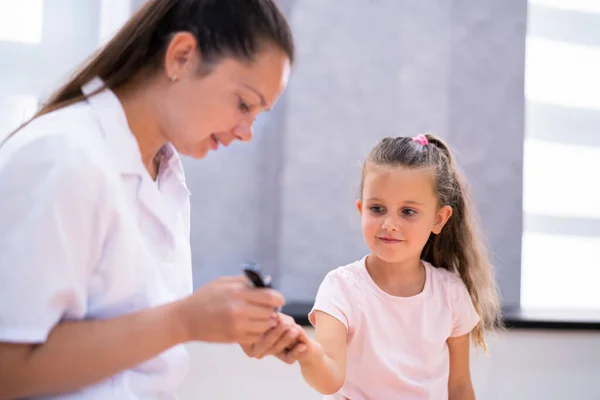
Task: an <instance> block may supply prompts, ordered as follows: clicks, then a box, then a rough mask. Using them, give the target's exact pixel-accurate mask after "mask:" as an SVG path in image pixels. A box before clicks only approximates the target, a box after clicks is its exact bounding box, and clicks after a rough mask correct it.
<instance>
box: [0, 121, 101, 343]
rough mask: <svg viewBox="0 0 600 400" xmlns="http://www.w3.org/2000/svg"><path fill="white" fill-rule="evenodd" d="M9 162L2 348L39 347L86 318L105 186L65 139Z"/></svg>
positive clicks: (1, 166)
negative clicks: (61, 325) (68, 322)
mask: <svg viewBox="0 0 600 400" xmlns="http://www.w3.org/2000/svg"><path fill="white" fill-rule="evenodd" d="M18 134H20V133H18ZM18 134H17V135H18ZM80 153H81V154H80ZM8 157H9V158H8V159H6V157H5V156H4V155H2V158H4V160H1V161H0V193H1V194H2V195H1V196H2V197H1V198H2V200H1V202H2V206H1V207H0V305H1V306H0V341H5V342H17V343H40V342H43V341H45V340H46V338H47V336H48V333H49V332H50V331H51V330H52V328H53V327H54V326H55V325H56V324H57V323H58V322H59V321H60V320H61V319H80V318H82V317H83V316H84V315H85V313H86V305H87V291H86V286H87V281H88V276H89V275H90V273H91V270H92V268H93V266H94V265H95V264H96V260H97V259H98V257H99V249H100V245H99V243H101V240H102V239H101V238H102V236H103V230H104V227H105V226H106V223H107V221H106V218H105V217H104V215H103V212H102V206H101V205H102V204H103V202H104V200H105V197H106V196H105V190H104V189H103V188H104V187H105V186H104V185H102V184H101V183H102V182H100V180H99V176H100V174H99V173H98V171H99V169H98V168H96V169H94V167H92V164H91V161H90V160H89V158H88V157H86V156H85V154H84V153H83V151H79V153H78V152H77V151H76V150H75V149H70V148H68V145H67V144H66V140H65V139H61V138H60V137H59V138H57V137H53V136H48V137H43V138H39V139H36V140H34V141H32V142H30V143H28V144H26V145H23V146H22V147H21V148H19V149H17V150H15V151H14V152H13V153H12V154H11V155H9V156H8Z"/></svg>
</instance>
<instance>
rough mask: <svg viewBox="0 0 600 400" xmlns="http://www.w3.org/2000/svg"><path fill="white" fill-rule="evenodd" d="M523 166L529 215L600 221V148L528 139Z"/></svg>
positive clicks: (524, 200)
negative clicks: (599, 173) (599, 219)
mask: <svg viewBox="0 0 600 400" xmlns="http://www.w3.org/2000/svg"><path fill="white" fill-rule="evenodd" d="M599 129H600V127H599ZM565 135H568V132H565ZM523 164H524V165H523V209H524V211H525V213H533V214H542V215H552V216H557V217H577V218H600V178H598V179H596V178H594V177H597V175H596V174H597V172H598V171H600V147H595V146H575V145H566V144H562V143H552V142H544V141H541V140H535V139H527V140H525V148H524V155H523Z"/></svg>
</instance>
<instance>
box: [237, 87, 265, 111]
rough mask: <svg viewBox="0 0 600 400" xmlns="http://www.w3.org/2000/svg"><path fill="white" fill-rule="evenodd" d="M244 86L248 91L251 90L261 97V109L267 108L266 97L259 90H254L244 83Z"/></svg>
mask: <svg viewBox="0 0 600 400" xmlns="http://www.w3.org/2000/svg"><path fill="white" fill-rule="evenodd" d="M242 86H244V87H245V88H246V89H248V90H250V91H251V92H254V94H256V95H257V96H258V97H260V105H261V107H265V106H266V105H267V102H266V101H265V96H263V95H262V93H261V92H259V91H258V90H257V89H255V88H253V87H252V86H250V85H248V84H246V83H242Z"/></svg>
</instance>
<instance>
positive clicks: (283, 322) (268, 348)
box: [241, 313, 302, 360]
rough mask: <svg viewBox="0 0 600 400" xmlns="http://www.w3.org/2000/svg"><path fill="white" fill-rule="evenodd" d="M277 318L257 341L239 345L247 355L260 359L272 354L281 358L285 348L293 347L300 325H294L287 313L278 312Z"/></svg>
mask: <svg viewBox="0 0 600 400" xmlns="http://www.w3.org/2000/svg"><path fill="white" fill-rule="evenodd" d="M277 320H278V323H277V325H276V326H274V327H273V328H271V329H269V330H268V331H267V332H265V333H264V335H262V337H261V338H260V339H259V340H258V341H257V342H255V343H252V344H242V345H241V346H242V350H244V353H246V355H247V356H249V357H252V358H257V359H261V358H263V357H266V356H271V355H273V356H277V357H278V358H280V359H282V360H283V358H282V357H281V356H282V355H283V354H284V353H285V352H286V349H291V348H293V347H294V345H295V344H296V343H297V341H298V339H297V338H298V336H299V335H300V331H301V330H302V327H300V326H298V325H296V322H295V321H294V319H293V318H292V317H290V316H289V315H285V314H281V313H279V314H278V318H277Z"/></svg>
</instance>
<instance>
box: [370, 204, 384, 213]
mask: <svg viewBox="0 0 600 400" xmlns="http://www.w3.org/2000/svg"><path fill="white" fill-rule="evenodd" d="M369 210H371V211H372V212H374V213H375V214H379V213H382V212H383V211H384V210H383V207H381V206H371V207H369Z"/></svg>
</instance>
